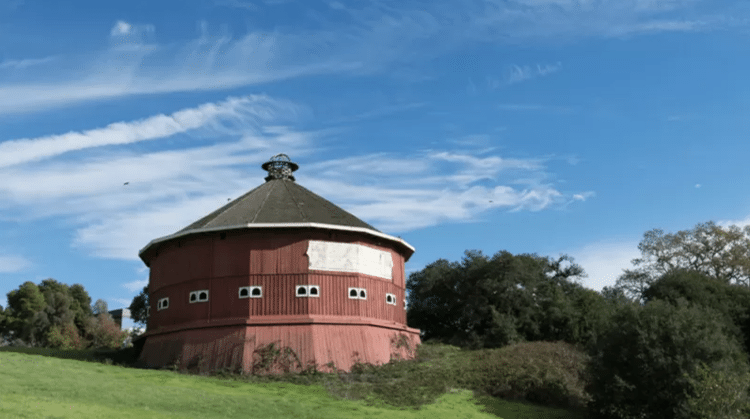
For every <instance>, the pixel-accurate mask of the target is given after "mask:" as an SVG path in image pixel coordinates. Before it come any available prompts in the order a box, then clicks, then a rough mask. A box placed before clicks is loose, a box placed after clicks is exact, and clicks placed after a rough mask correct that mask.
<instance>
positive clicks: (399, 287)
mask: <svg viewBox="0 0 750 419" xmlns="http://www.w3.org/2000/svg"><path fill="white" fill-rule="evenodd" d="M222 237H223V238H222ZM310 240H320V241H336V242H342V243H352V244H360V245H364V246H368V247H371V248H375V249H378V250H382V251H388V252H390V253H391V256H392V259H393V271H392V279H391V280H389V279H384V278H379V277H374V276H369V275H364V274H359V273H342V272H328V271H312V272H310V271H309V268H308V266H309V263H308V257H307V255H306V252H307V248H308V243H309V241H310ZM150 267H151V275H150V282H149V293H150V299H149V300H150V304H151V308H150V310H151V316H150V319H149V328H148V329H149V334H150V335H153V336H149V337H148V338H147V342H146V348H144V357H145V358H149V357H150V358H149V359H148V362H149V363H153V362H152V361H154V360H157V359H158V360H162V361H163V359H164V358H165V357H167V358H168V357H170V356H171V357H174V356H175V351H176V350H177V349H175V348H178V347H184V348H183V349H181V350H180V351H181V352H180V354H181V355H180V356H181V357H183V358H184V357H186V356H187V357H190V356H192V355H191V354H192V352H191V351H197V352H199V353H207V351H208V352H212V351H214V352H215V351H217V350H218V349H216V346H215V345H214V346H211V345H213V344H211V343H210V342H213V341H221V342H224V343H222V344H221V345H224V346H226V345H228V343H227V342H225V341H224V340H222V339H225V338H224V337H221V336H223V335H221V333H225V332H226V331H225V332H222V331H220V330H218V329H217V330H212V329H210V328H206V327H205V326H209V325H215V326H219V324H218V323H217V322H219V323H226V322H227V321H229V320H232V319H234V320H236V321H245V320H246V321H247V322H250V323H252V322H255V321H256V320H261V319H264V318H270V316H292V317H294V318H319V319H327V320H325V322H332V321H333V322H335V323H340V324H336V325H335V327H334V325H328V326H327V327H323V326H324V325H322V324H321V325H318V324H316V325H315V326H314V327H313V326H304V327H302V326H300V327H302V328H300V327H298V326H284V325H283V324H281V325H279V326H273V327H270V326H252V327H248V329H246V330H245V332H246V333H247V336H250V337H253V336H254V338H253V339H254V340H255V341H258V342H261V341H263V342H268V340H267V339H271V338H273V339H279V340H281V341H284V342H286V343H288V344H289V345H291V346H292V347H295V348H297V349H299V350H300V351H301V353H303V354H304V356H305V359H310V360H312V359H315V360H318V359H321V357H322V358H325V359H327V360H333V361H334V362H336V364H337V365H348V364H347V362H345V361H344V360H343V359H342V358H341V356H338V355H337V356H334V355H331V354H329V352H331V351H333V352H336V350H335V348H336V347H339V348H341V349H342V350H343V353H345V352H353V351H354V350H352V351H349V349H347V348H349V347H350V346H351V345H354V346H352V347H353V348H354V347H356V348H359V352H361V353H362V354H363V355H362V356H363V357H366V359H365V358H363V359H362V360H363V361H366V362H381V363H382V362H387V361H388V359H390V355H392V354H391V353H390V352H389V351H388V350H386V349H383V348H385V347H386V346H383V345H384V343H383V342H385V341H384V339H385V337H384V336H386V334H384V333H385V332H382V331H380V332H376V330H380V329H381V327H374V328H373V329H372V330H370V331H366V330H369V329H367V327H365V326H362V325H355V326H347V325H346V324H345V323H346V322H347V321H349V320H347V321H344V320H343V318H344V317H346V318H347V319H362V320H364V319H370V320H371V321H372V322H380V323H382V322H385V323H382V324H390V325H392V326H393V327H395V328H396V329H402V330H404V331H405V333H406V334H407V335H409V336H410V339H411V340H414V339H416V342H418V340H419V335H418V331H415V329H408V330H407V329H406V327H405V325H406V310H405V308H404V304H403V300H404V298H405V289H404V287H405V274H404V256H403V255H402V254H401V253H399V252H398V251H397V250H396V249H394V245H393V244H392V243H391V242H387V241H385V240H381V239H379V238H372V237H370V236H365V235H363V234H358V233H350V232H339V231H325V230H302V231H300V230H298V229H297V230H278V229H276V230H239V231H235V232H226V233H212V234H205V235H197V236H193V237H188V238H178V239H174V240H171V241H169V242H167V243H163V244H162V245H161V246H160V247H159V250H158V253H156V254H155V256H154V257H153V259H152V260H151V261H150ZM303 284H310V285H319V286H320V297H308V298H300V297H296V296H295V285H303ZM248 285H259V286H261V287H262V290H263V297H262V298H242V299H240V298H239V295H238V290H239V287H241V286H248ZM349 287H358V288H365V289H366V290H367V299H366V300H359V299H350V298H349V297H348V293H347V290H348V288H349ZM204 289H207V290H209V300H208V301H207V302H200V303H190V302H189V301H188V298H189V293H190V292H191V291H196V290H204ZM386 293H391V294H394V295H395V296H396V305H390V304H386V302H385V296H386ZM162 297H169V308H167V309H165V310H157V308H156V303H157V301H158V300H159V299H160V298H162ZM336 316H339V317H340V320H335V318H336ZM331 319H334V320H331ZM290 321H292V319H291V318H290ZM321 321H323V320H321ZM230 323H231V322H230ZM234 324H237V323H236V322H234ZM194 327H200V329H191V328H194ZM269 327H270V329H269ZM181 328H182V329H185V330H184V331H183V332H179V331H178V329H181ZM337 328H338V329H337ZM341 328H343V329H341ZM359 328H361V329H362V330H359ZM188 329H191V330H188ZM167 330H173V332H170V333H168V334H161V335H158V334H159V333H162V332H165V331H167ZM233 330H234V329H233ZM314 330H317V331H318V332H317V335H316V334H315V333H313V331H314ZM332 330H338V331H337V332H336V333H343V332H344V330H346V331H347V333H348V334H349V338H346V337H343V338H339V337H336V336H338V335H336V336H334V335H335V334H336V333H333V332H331V331H332ZM357 330H359V331H357ZM384 330H390V332H389V333H393V330H391V329H384ZM394 330H395V329H394ZM303 331H304V332H303ZM226 333H230V332H226ZM232 333H239V332H237V331H236V330H234V331H232V332H231V333H230V335H231V336H235V335H234V334H232ZM331 333H333V334H331ZM297 334H300V335H299V336H296V335H297ZM321 334H322V335H325V339H323V340H321V338H320V336H321ZM157 335H158V337H157ZM170 336H171V337H170ZM200 336H203V337H200ZM315 336H318V337H315ZM415 336H416V337H415ZM209 337H211V338H210V339H209ZM235 337H236V336H235ZM169 339H171V341H170V340H169ZM212 339H213V340H212ZM243 339H244V337H243ZM251 340H252V339H251ZM177 341H183V344H182V346H180V345H179V344H176V343H170V342H177ZM191 342H192V343H191ZM326 342H339V343H337V344H333V343H326ZM352 342H359V343H357V344H354V343H352ZM365 343H367V345H376V348H374V349H366V348H365V347H364V346H359V345H364V344H365ZM195 345H198V346H195ZM207 345H208V346H207ZM243 345H247V344H245V343H243ZM310 345H313V346H314V347H313V346H310ZM198 347H200V348H202V349H190V348H198ZM209 347H212V348H214V349H210V350H209V349H206V348H209ZM155 348H160V349H158V350H157V349H155ZM377 348H380V349H377ZM147 349H148V350H147ZM160 351H166V352H165V353H166V354H171V355H165V354H162V353H161V352H160ZM185 351H187V352H185ZM232 351H234V349H232ZM230 352H231V351H230ZM386 352H388V354H387V355H388V356H386ZM157 353H158V355H157ZM323 354H327V355H325V356H323ZM245 355H247V354H245ZM350 355H351V354H350ZM350 355H349V357H351V356H350ZM217 356H218V358H217V359H216V360H215V361H211V362H212V363H215V362H218V363H220V364H222V363H226V362H229V361H226V359H229V358H231V359H235V358H236V357H237V356H238V355H236V354H234V352H232V354H231V355H226V354H224V352H221V353H219V352H217ZM227 356H229V358H226V357H227ZM342 356H343V355H342ZM245 358H246V357H245ZM245 358H243V359H245ZM334 358H335V359H334ZM232 362H234V361H232ZM243 362H245V364H243V365H244V367H247V366H248V364H247V361H243ZM326 362H328V361H326ZM157 364H158V363H157ZM222 365H223V364H222Z"/></svg>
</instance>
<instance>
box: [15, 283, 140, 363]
mask: <svg viewBox="0 0 750 419" xmlns="http://www.w3.org/2000/svg"><path fill="white" fill-rule="evenodd" d="M7 299H8V306H7V307H6V308H3V307H2V306H0V343H2V342H5V343H6V344H12V345H15V346H38V347H50V348H59V349H87V348H97V349H98V348H118V347H120V346H121V345H122V343H123V341H124V339H125V338H126V337H127V332H124V331H121V330H120V326H118V325H117V324H116V323H115V322H114V320H113V319H112V317H111V316H110V315H109V313H108V309H107V303H106V302H105V301H104V300H97V301H96V302H95V303H94V304H93V305H92V304H91V297H90V296H89V294H88V292H87V291H86V289H85V288H84V287H83V285H80V284H74V285H70V286H68V285H67V284H63V283H60V282H58V281H56V280H54V279H51V278H50V279H45V280H43V281H41V282H40V283H39V284H35V283H33V282H30V281H29V282H25V283H23V284H21V285H20V286H19V287H18V288H17V289H15V290H13V291H11V292H9V293H8V294H7Z"/></svg>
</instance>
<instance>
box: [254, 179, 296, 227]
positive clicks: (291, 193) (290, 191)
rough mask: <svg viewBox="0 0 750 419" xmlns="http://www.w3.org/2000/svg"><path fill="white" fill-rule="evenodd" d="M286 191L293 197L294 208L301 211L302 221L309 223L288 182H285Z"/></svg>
mask: <svg viewBox="0 0 750 419" xmlns="http://www.w3.org/2000/svg"><path fill="white" fill-rule="evenodd" d="M284 189H286V191H287V192H288V193H289V196H291V197H292V202H294V206H295V207H297V211H299V215H301V216H302V220H304V221H305V222H307V215H306V214H305V213H304V212H303V211H302V208H300V206H299V203H298V202H297V196H296V195H295V194H294V193H293V192H292V190H291V189H289V187H288V186H287V183H286V182H284ZM253 221H255V220H253Z"/></svg>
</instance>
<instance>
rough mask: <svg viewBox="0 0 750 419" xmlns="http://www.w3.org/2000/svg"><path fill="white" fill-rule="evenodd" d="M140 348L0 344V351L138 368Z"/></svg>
mask: <svg viewBox="0 0 750 419" xmlns="http://www.w3.org/2000/svg"><path fill="white" fill-rule="evenodd" d="M141 349H142V345H141V346H134V347H130V348H124V349H52V348H30V347H18V346H2V347H0V352H16V353H20V354H27V355H40V356H48V357H52V358H60V359H73V360H77V361H86V362H103V363H105V364H111V365H122V366H127V367H132V368H138V367H140V365H139V364H138V356H139V355H140V350H141Z"/></svg>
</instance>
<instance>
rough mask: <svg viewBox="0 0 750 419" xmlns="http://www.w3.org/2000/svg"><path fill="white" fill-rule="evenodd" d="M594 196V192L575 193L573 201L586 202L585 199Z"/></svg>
mask: <svg viewBox="0 0 750 419" xmlns="http://www.w3.org/2000/svg"><path fill="white" fill-rule="evenodd" d="M594 195H596V194H595V193H594V192H584V193H577V194H574V195H573V200H574V201H586V200H587V199H589V198H591V197H593V196H594Z"/></svg>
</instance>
